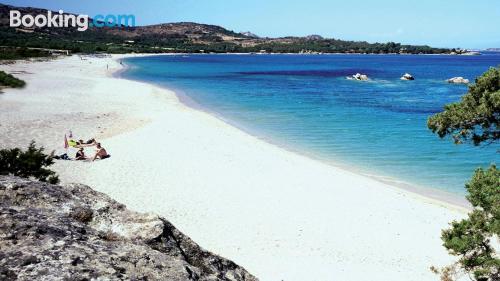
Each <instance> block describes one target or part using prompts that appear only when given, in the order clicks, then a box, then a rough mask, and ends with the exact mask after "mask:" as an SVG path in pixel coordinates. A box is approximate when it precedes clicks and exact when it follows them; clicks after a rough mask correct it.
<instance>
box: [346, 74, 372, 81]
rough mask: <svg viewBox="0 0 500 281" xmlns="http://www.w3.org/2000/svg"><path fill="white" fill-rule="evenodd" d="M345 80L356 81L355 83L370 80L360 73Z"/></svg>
mask: <svg viewBox="0 0 500 281" xmlns="http://www.w3.org/2000/svg"><path fill="white" fill-rule="evenodd" d="M346 78H347V79H349V80H357V81H368V80H370V78H368V76H367V75H365V74H361V73H356V74H354V75H352V76H348V77H346Z"/></svg>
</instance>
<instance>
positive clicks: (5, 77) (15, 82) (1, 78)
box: [0, 70, 26, 88]
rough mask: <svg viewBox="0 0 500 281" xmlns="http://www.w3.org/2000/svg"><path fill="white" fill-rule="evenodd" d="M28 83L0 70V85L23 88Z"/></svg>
mask: <svg viewBox="0 0 500 281" xmlns="http://www.w3.org/2000/svg"><path fill="white" fill-rule="evenodd" d="M25 85H26V82H24V81H23V80H21V79H17V78H16V77H14V76H12V75H11V74H8V73H5V72H4V71H1V70H0V86H5V87H12V88H22V87H24V86H25Z"/></svg>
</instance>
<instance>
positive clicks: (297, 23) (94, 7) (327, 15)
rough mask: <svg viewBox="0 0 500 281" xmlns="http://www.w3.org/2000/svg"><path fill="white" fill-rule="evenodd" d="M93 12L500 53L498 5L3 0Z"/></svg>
mask: <svg viewBox="0 0 500 281" xmlns="http://www.w3.org/2000/svg"><path fill="white" fill-rule="evenodd" d="M0 2H1V3H4V4H11V5H17V6H32V7H40V8H49V9H52V10H59V9H63V10H64V11H65V12H73V13H81V14H88V15H90V16H92V15H95V14H134V15H135V16H136V23H137V24H138V25H147V24H155V23H165V22H177V21H194V22H199V23H207V24H216V25H221V26H223V27H225V28H228V29H231V30H234V31H236V32H240V31H251V32H253V33H255V34H257V35H259V36H270V37H278V36H286V35H293V36H302V35H308V34H319V35H322V36H325V37H333V38H339V39H346V40H366V41H369V42H386V41H395V42H402V43H409V44H429V45H431V46H436V47H462V48H486V47H500V1H498V0H475V1H471V0H418V1H415V0H414V1H411V0H406V1H404V0H378V1H377V0H375V1H368V0H358V1H348V0H342V1H337V0H307V1H293V0H288V1H283V0H278V1H271V0H246V1H239V0H225V1H223V0H0Z"/></svg>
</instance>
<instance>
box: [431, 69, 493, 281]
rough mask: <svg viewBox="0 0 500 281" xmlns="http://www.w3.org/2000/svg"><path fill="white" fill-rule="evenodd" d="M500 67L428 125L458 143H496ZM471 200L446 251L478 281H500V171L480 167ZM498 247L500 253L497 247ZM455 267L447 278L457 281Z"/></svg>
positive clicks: (446, 233) (445, 235)
mask: <svg viewBox="0 0 500 281" xmlns="http://www.w3.org/2000/svg"><path fill="white" fill-rule="evenodd" d="M499 118H500V69H498V68H491V69H490V70H488V71H487V72H485V73H484V74H483V75H482V76H481V77H479V78H478V79H476V83H475V84H474V85H472V86H470V87H469V91H468V93H467V94H465V95H464V96H463V97H462V100H461V101H460V102H457V103H453V104H450V105H446V106H445V111H444V112H441V113H438V114H436V115H434V116H432V117H430V118H429V120H428V127H429V128H430V129H431V130H432V131H433V132H435V133H437V134H438V135H439V136H440V137H441V138H443V137H445V136H448V135H452V137H453V138H454V140H455V143H457V144H460V143H463V142H466V141H470V140H471V141H472V142H473V143H474V145H480V144H482V143H490V144H491V143H495V142H497V141H498V140H499V138H500V131H499ZM465 188H466V189H467V192H468V195H467V196H466V197H467V200H469V202H470V203H471V204H472V206H473V207H474V209H473V211H472V212H470V213H469V214H468V217H467V218H466V219H463V220H461V221H453V222H452V223H451V224H450V225H451V228H449V229H445V230H443V231H442V234H441V239H442V240H443V242H444V243H443V245H444V247H445V248H446V249H447V250H448V251H449V253H451V254H452V255H456V256H459V257H460V259H459V261H458V263H457V264H456V266H458V267H459V268H461V269H463V270H465V271H466V272H467V273H472V278H474V279H475V280H478V281H486V280H491V281H499V280H500V257H499V253H497V251H498V245H500V244H499V243H500V241H499V239H500V238H499V237H500V171H499V170H498V169H497V168H496V166H495V165H492V166H491V167H490V168H489V169H487V170H483V169H482V168H479V169H477V170H476V171H475V173H474V175H473V177H472V179H471V180H470V181H469V182H468V183H467V184H466V185H465ZM495 247H496V248H497V249H496V248H495ZM452 267H454V266H449V267H446V268H444V269H443V270H442V271H441V272H442V280H451V279H450V275H452V273H454V272H456V270H454V269H452Z"/></svg>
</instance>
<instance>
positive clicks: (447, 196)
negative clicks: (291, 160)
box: [111, 53, 472, 212]
mask: <svg viewBox="0 0 500 281" xmlns="http://www.w3.org/2000/svg"><path fill="white" fill-rule="evenodd" d="M229 54H231V53H229ZM165 55H172V54H165ZM243 55H246V53H243ZM301 55H302V54H301ZM140 56H158V55H157V54H154V55H140ZM160 56H161V55H160ZM130 57H136V56H126V57H124V58H116V59H115V61H118V60H121V59H127V58H130ZM130 67H131V66H130V65H127V64H126V63H124V64H123V68H122V69H120V70H117V71H116V72H114V73H112V74H111V75H112V77H115V78H119V79H125V80H129V81H134V82H139V83H146V84H150V85H153V86H154V87H159V88H161V89H164V90H166V91H169V92H171V93H173V94H174V95H175V96H176V98H177V99H178V100H179V101H180V102H181V103H182V104H183V105H184V106H186V107H188V108H190V109H192V110H198V111H201V112H204V113H206V114H209V115H211V116H213V117H214V118H217V119H218V120H220V121H222V122H224V123H226V124H227V125H228V126H231V127H234V128H236V129H238V130H241V131H243V132H244V133H246V134H248V135H250V136H252V137H254V138H255V139H257V140H259V141H263V142H266V143H268V144H270V145H273V146H276V147H278V148H280V149H283V150H285V151H288V152H290V153H295V154H298V155H301V156H303V157H306V158H309V159H311V160H314V161H318V162H321V163H323V164H325V165H328V166H332V167H335V168H339V169H343V170H345V171H348V172H351V173H354V174H357V175H359V176H363V177H368V178H371V179H374V180H376V181H378V182H381V183H384V184H387V185H389V186H391V187H392V188H396V189H400V190H403V191H405V192H409V193H410V194H413V195H415V196H419V197H422V199H423V200H430V201H431V202H434V203H435V204H442V205H443V206H447V207H449V208H457V209H459V210H461V211H462V212H469V211H470V210H471V209H472V206H471V205H470V203H469V202H468V201H467V199H466V198H465V196H462V195H460V194H458V193H453V192H450V191H446V190H443V189H440V188H437V187H430V186H423V185H418V184H414V183H410V182H408V181H405V180H402V179H398V178H394V177H391V176H387V175H380V174H376V172H372V171H369V170H367V169H363V168H361V167H356V166H354V165H351V164H348V163H345V161H342V160H338V159H326V158H325V157H321V156H319V155H315V154H314V153H308V152H305V151H299V150H298V149H295V148H292V147H291V146H289V145H287V144H286V143H284V142H283V141H279V140H276V139H272V138H270V137H269V136H259V135H258V133H257V132H255V131H253V130H251V129H249V128H246V127H245V126H242V125H240V124H237V122H236V121H232V120H229V119H228V118H226V117H224V116H223V115H222V114H220V113H218V112H216V111H213V110H210V109H209V108H207V107H205V106H203V105H202V104H200V103H198V102H196V101H195V100H193V99H192V98H191V97H189V96H188V95H187V94H185V93H183V92H182V90H178V89H172V88H168V87H165V86H162V85H160V84H157V83H154V82H145V81H141V80H138V79H129V78H125V77H123V76H122V74H123V73H125V72H126V71H127V69H128V68H130Z"/></svg>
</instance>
